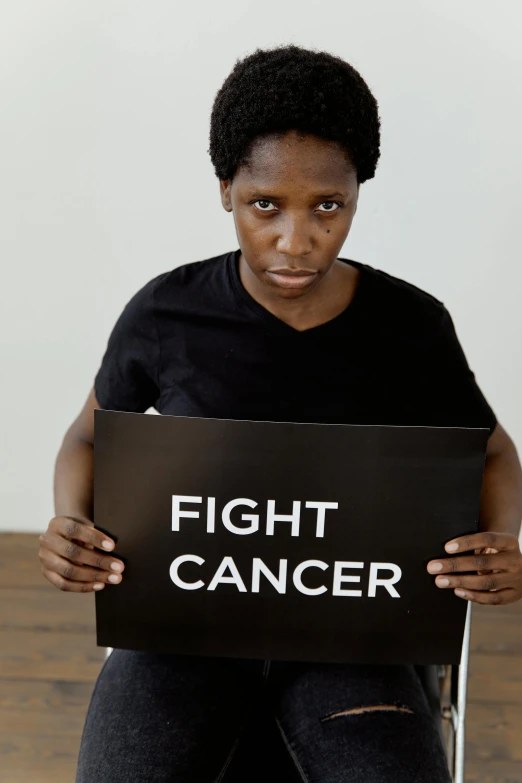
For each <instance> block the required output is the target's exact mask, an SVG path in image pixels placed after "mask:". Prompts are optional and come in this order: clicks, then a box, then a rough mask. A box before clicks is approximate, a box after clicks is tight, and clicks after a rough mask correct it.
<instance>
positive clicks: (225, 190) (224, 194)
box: [219, 179, 232, 212]
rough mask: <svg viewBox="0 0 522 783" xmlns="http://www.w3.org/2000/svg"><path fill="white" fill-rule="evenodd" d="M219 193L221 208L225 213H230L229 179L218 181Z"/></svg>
mask: <svg viewBox="0 0 522 783" xmlns="http://www.w3.org/2000/svg"><path fill="white" fill-rule="evenodd" d="M219 191H220V194H221V203H222V204H223V208H224V209H226V211H227V212H232V200H231V198H230V180H229V179H220V180H219Z"/></svg>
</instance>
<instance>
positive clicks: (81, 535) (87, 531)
mask: <svg viewBox="0 0 522 783" xmlns="http://www.w3.org/2000/svg"><path fill="white" fill-rule="evenodd" d="M49 529H50V530H51V529H52V531H53V532H54V533H58V534H59V535H61V536H63V537H64V538H68V539H70V540H72V539H75V540H77V541H81V542H82V543H86V544H92V545H93V546H94V547H96V548H98V549H102V550H104V551H105V552H108V551H111V550H113V549H114V547H115V543H114V541H113V540H112V539H111V538H110V537H109V536H107V535H105V533H102V532H101V530H96V528H95V527H94V526H91V525H88V524H86V523H85V522H80V521H79V520H77V519H74V517H54V519H52V520H51V522H50V523H49Z"/></svg>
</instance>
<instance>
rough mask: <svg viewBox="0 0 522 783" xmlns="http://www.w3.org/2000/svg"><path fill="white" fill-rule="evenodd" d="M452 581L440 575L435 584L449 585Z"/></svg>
mask: <svg viewBox="0 0 522 783" xmlns="http://www.w3.org/2000/svg"><path fill="white" fill-rule="evenodd" d="M449 583H450V580H449V579H448V578H447V577H445V576H438V577H437V578H436V580H435V584H437V585H439V587H447V586H448V585H449Z"/></svg>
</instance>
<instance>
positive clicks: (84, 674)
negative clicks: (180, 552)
mask: <svg viewBox="0 0 522 783" xmlns="http://www.w3.org/2000/svg"><path fill="white" fill-rule="evenodd" d="M37 552H38V536H37V535H36V534H35V535H28V534H25V535H24V534H11V533H4V534H0V779H1V781H2V783H74V777H75V769H76V759H77V754H78V747H79V743H80V736H81V731H82V728H83V722H84V719H85V714H86V710H87V706H88V703H89V698H90V695H91V692H92V689H93V685H94V681H95V679H96V677H97V675H98V672H99V670H100V667H101V665H102V662H103V658H104V650H103V649H102V648H98V647H96V639H95V632H94V595H93V594H90V595H80V594H70V593H62V592H61V591H60V590H57V589H56V588H55V587H53V586H52V585H51V584H50V583H49V582H48V581H47V580H46V579H45V578H44V577H43V575H42V573H41V570H40V561H39V560H38V557H37ZM106 589H107V588H106ZM468 688H469V691H468V693H469V698H468V711H467V719H466V781H473V783H522V602H520V601H519V602H518V603H516V604H510V605H508V606H505V607H500V606H497V607H495V606H491V607H487V606H478V605H477V604H474V605H473V612H472V632H471V656H470V675H469V685H468ZM104 783H105V782H104ZM107 783H108V781H107Z"/></svg>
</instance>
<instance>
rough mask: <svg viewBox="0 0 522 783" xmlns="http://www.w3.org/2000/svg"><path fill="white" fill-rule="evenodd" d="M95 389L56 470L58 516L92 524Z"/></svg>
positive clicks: (69, 432) (67, 435) (68, 434)
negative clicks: (75, 518)
mask: <svg viewBox="0 0 522 783" xmlns="http://www.w3.org/2000/svg"><path fill="white" fill-rule="evenodd" d="M99 407H100V406H99V404H98V401H97V400H96V396H95V393H94V389H91V391H90V393H89V397H88V398H87V401H86V402H85V405H84V406H83V409H82V411H81V412H80V415H79V416H78V417H77V418H76V419H75V421H74V422H73V423H72V424H71V426H70V427H69V429H68V430H67V432H66V433H65V436H64V439H63V442H62V445H61V448H60V451H59V452H58V456H57V457H56V463H55V469H54V513H55V514H56V515H57V516H68V517H78V518H79V519H82V520H91V519H92V512H93V477H94V410H95V409H96V408H99Z"/></svg>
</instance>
